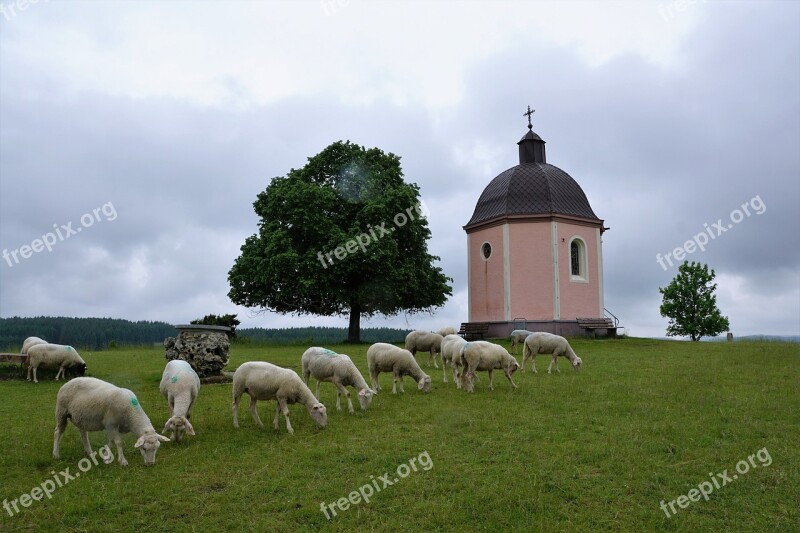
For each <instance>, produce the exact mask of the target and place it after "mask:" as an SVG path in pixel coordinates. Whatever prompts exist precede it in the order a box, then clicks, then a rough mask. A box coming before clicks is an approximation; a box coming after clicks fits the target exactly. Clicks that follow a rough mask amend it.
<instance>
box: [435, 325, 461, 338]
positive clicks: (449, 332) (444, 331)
mask: <svg viewBox="0 0 800 533" xmlns="http://www.w3.org/2000/svg"><path fill="white" fill-rule="evenodd" d="M436 333H438V334H439V335H441V336H442V337H447V336H448V335H456V334H457V333H458V331H457V330H456V328H454V327H452V326H447V327H446V328H442V329H440V330H439V331H437V332H436Z"/></svg>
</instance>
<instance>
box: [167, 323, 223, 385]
mask: <svg viewBox="0 0 800 533" xmlns="http://www.w3.org/2000/svg"><path fill="white" fill-rule="evenodd" d="M175 329H177V330H178V337H177V338H176V337H167V338H166V339H164V348H166V349H167V361H172V360H173V359H181V360H183V361H186V362H187V363H189V364H190V365H192V368H194V371H195V372H197V375H198V376H200V377H201V378H212V377H217V376H222V369H223V368H225V365H227V364H228V348H229V346H230V342H229V341H228V333H227V332H228V331H230V329H231V328H229V327H225V326H207V325H204V324H186V325H180V326H175Z"/></svg>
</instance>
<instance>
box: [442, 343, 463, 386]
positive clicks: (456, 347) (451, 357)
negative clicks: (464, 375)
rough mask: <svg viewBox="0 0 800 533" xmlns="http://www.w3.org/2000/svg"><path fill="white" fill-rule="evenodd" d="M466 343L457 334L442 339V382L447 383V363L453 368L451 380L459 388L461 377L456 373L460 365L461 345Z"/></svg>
mask: <svg viewBox="0 0 800 533" xmlns="http://www.w3.org/2000/svg"><path fill="white" fill-rule="evenodd" d="M466 343H467V341H465V340H464V339H462V338H461V337H459V336H458V335H448V336H446V337H445V338H444V339H442V374H444V376H443V377H444V382H445V383H447V370H446V368H447V365H448V364H449V365H450V367H451V368H452V369H453V381H455V383H456V388H459V389H460V388H461V378H460V377H459V375H458V369H459V367H460V366H461V347H462V346H464V345H465V344H466Z"/></svg>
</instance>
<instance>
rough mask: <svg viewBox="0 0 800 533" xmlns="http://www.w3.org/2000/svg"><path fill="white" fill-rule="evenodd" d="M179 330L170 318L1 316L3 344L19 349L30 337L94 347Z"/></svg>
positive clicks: (156, 339) (145, 340)
mask: <svg viewBox="0 0 800 533" xmlns="http://www.w3.org/2000/svg"><path fill="white" fill-rule="evenodd" d="M176 334H177V331H176V330H175V328H174V327H173V326H172V325H171V324H167V323H166V322H150V321H147V320H140V321H139V322H131V321H130V320H122V319H119V318H70V317H63V316H39V317H33V318H20V317H12V318H0V348H2V350H4V351H9V352H17V351H19V349H20V348H22V343H23V341H24V340H25V339H26V338H28V337H40V338H42V339H44V340H46V341H47V342H52V343H55V344H69V345H70V346H76V347H80V348H87V349H91V350H104V349H106V348H109V347H114V346H131V345H134V346H141V345H146V344H153V343H161V342H164V339H165V338H166V337H174V336H175V335H176Z"/></svg>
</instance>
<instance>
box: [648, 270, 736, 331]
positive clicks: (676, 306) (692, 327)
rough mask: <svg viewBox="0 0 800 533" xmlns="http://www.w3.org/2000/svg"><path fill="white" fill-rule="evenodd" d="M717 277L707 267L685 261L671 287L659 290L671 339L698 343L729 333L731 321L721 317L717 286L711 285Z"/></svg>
mask: <svg viewBox="0 0 800 533" xmlns="http://www.w3.org/2000/svg"><path fill="white" fill-rule="evenodd" d="M715 276H716V274H715V273H714V270H711V271H710V272H709V270H708V265H704V264H701V263H695V262H694V261H692V262H691V264H690V263H689V262H688V261H684V263H683V264H682V265H681V266H679V267H678V274H677V275H676V276H675V278H673V280H672V281H671V282H670V283H669V285H667V286H666V287H663V288H661V287H659V289H658V291H659V292H660V293H661V294H662V295H663V297H664V298H663V301H662V303H661V308H660V311H661V316H663V317H668V318H669V324H668V325H667V335H668V336H681V337H685V336H688V337H691V339H692V340H693V341H699V340H700V339H701V338H702V337H706V336H710V337H713V336H716V335H719V334H720V333H722V332H723V331H727V330H728V328H729V327H730V323H729V322H728V317H725V316H722V314H721V313H720V310H719V308H718V307H717V297H716V295H715V294H714V291H715V290H716V289H717V284H716V283H712V281H714V277H715Z"/></svg>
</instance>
